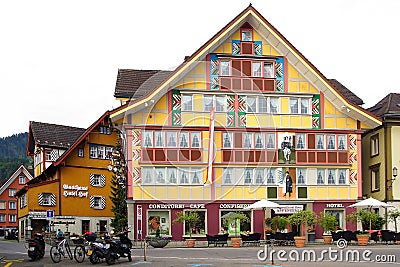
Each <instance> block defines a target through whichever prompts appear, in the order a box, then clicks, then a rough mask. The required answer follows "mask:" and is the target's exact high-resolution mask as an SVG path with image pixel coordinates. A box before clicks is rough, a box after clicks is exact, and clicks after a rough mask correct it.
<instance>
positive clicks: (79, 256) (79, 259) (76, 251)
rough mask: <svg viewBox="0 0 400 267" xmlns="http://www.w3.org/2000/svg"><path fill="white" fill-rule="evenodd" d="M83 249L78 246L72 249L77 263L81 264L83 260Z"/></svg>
mask: <svg viewBox="0 0 400 267" xmlns="http://www.w3.org/2000/svg"><path fill="white" fill-rule="evenodd" d="M85 254H86V253H85V247H84V246H82V245H78V246H76V247H75V249H74V258H75V260H76V261H77V262H79V263H81V262H83V261H84V260H85Z"/></svg>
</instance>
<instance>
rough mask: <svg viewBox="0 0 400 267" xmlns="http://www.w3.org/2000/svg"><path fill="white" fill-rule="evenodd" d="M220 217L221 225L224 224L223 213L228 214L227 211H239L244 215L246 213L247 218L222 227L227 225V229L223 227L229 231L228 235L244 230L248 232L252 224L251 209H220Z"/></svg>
mask: <svg viewBox="0 0 400 267" xmlns="http://www.w3.org/2000/svg"><path fill="white" fill-rule="evenodd" d="M220 212H221V217H220V224H221V226H223V225H225V224H224V219H223V218H224V215H226V214H228V213H229V212H234V213H235V212H241V213H243V214H244V215H246V217H247V218H248V220H245V221H244V220H241V221H240V220H238V221H237V222H236V224H235V223H231V224H229V225H227V226H223V227H228V228H227V229H225V228H224V229H223V230H224V231H225V232H227V233H229V234H230V235H236V233H238V234H240V233H244V232H250V231H251V224H252V220H251V211H239V210H221V211H220ZM235 226H236V227H237V229H236V228H235Z"/></svg>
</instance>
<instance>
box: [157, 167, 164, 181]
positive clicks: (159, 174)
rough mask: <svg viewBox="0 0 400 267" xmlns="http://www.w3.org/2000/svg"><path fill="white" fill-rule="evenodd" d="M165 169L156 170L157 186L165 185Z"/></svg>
mask: <svg viewBox="0 0 400 267" xmlns="http://www.w3.org/2000/svg"><path fill="white" fill-rule="evenodd" d="M164 172H165V168H156V184H165V177H164Z"/></svg>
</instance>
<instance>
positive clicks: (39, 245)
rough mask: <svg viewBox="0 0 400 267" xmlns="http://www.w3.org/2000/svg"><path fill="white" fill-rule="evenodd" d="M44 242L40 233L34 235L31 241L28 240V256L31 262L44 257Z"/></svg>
mask: <svg viewBox="0 0 400 267" xmlns="http://www.w3.org/2000/svg"><path fill="white" fill-rule="evenodd" d="M45 246H46V244H45V242H44V238H43V235H42V234H40V233H36V234H34V238H33V239H29V240H28V256H29V258H31V259H32V260H33V261H34V260H36V259H41V258H43V257H44V249H45Z"/></svg>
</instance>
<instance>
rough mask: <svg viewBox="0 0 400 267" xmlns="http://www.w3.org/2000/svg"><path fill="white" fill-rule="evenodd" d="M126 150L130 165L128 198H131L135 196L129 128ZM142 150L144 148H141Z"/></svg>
mask: <svg viewBox="0 0 400 267" xmlns="http://www.w3.org/2000/svg"><path fill="white" fill-rule="evenodd" d="M126 146H127V148H126V151H127V153H126V154H127V161H126V162H127V166H128V173H127V174H128V175H127V189H128V190H127V195H126V196H127V198H128V199H131V198H133V192H132V179H133V178H132V171H129V170H132V168H133V167H132V154H133V153H132V130H127V131H126ZM141 151H142V150H141Z"/></svg>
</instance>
